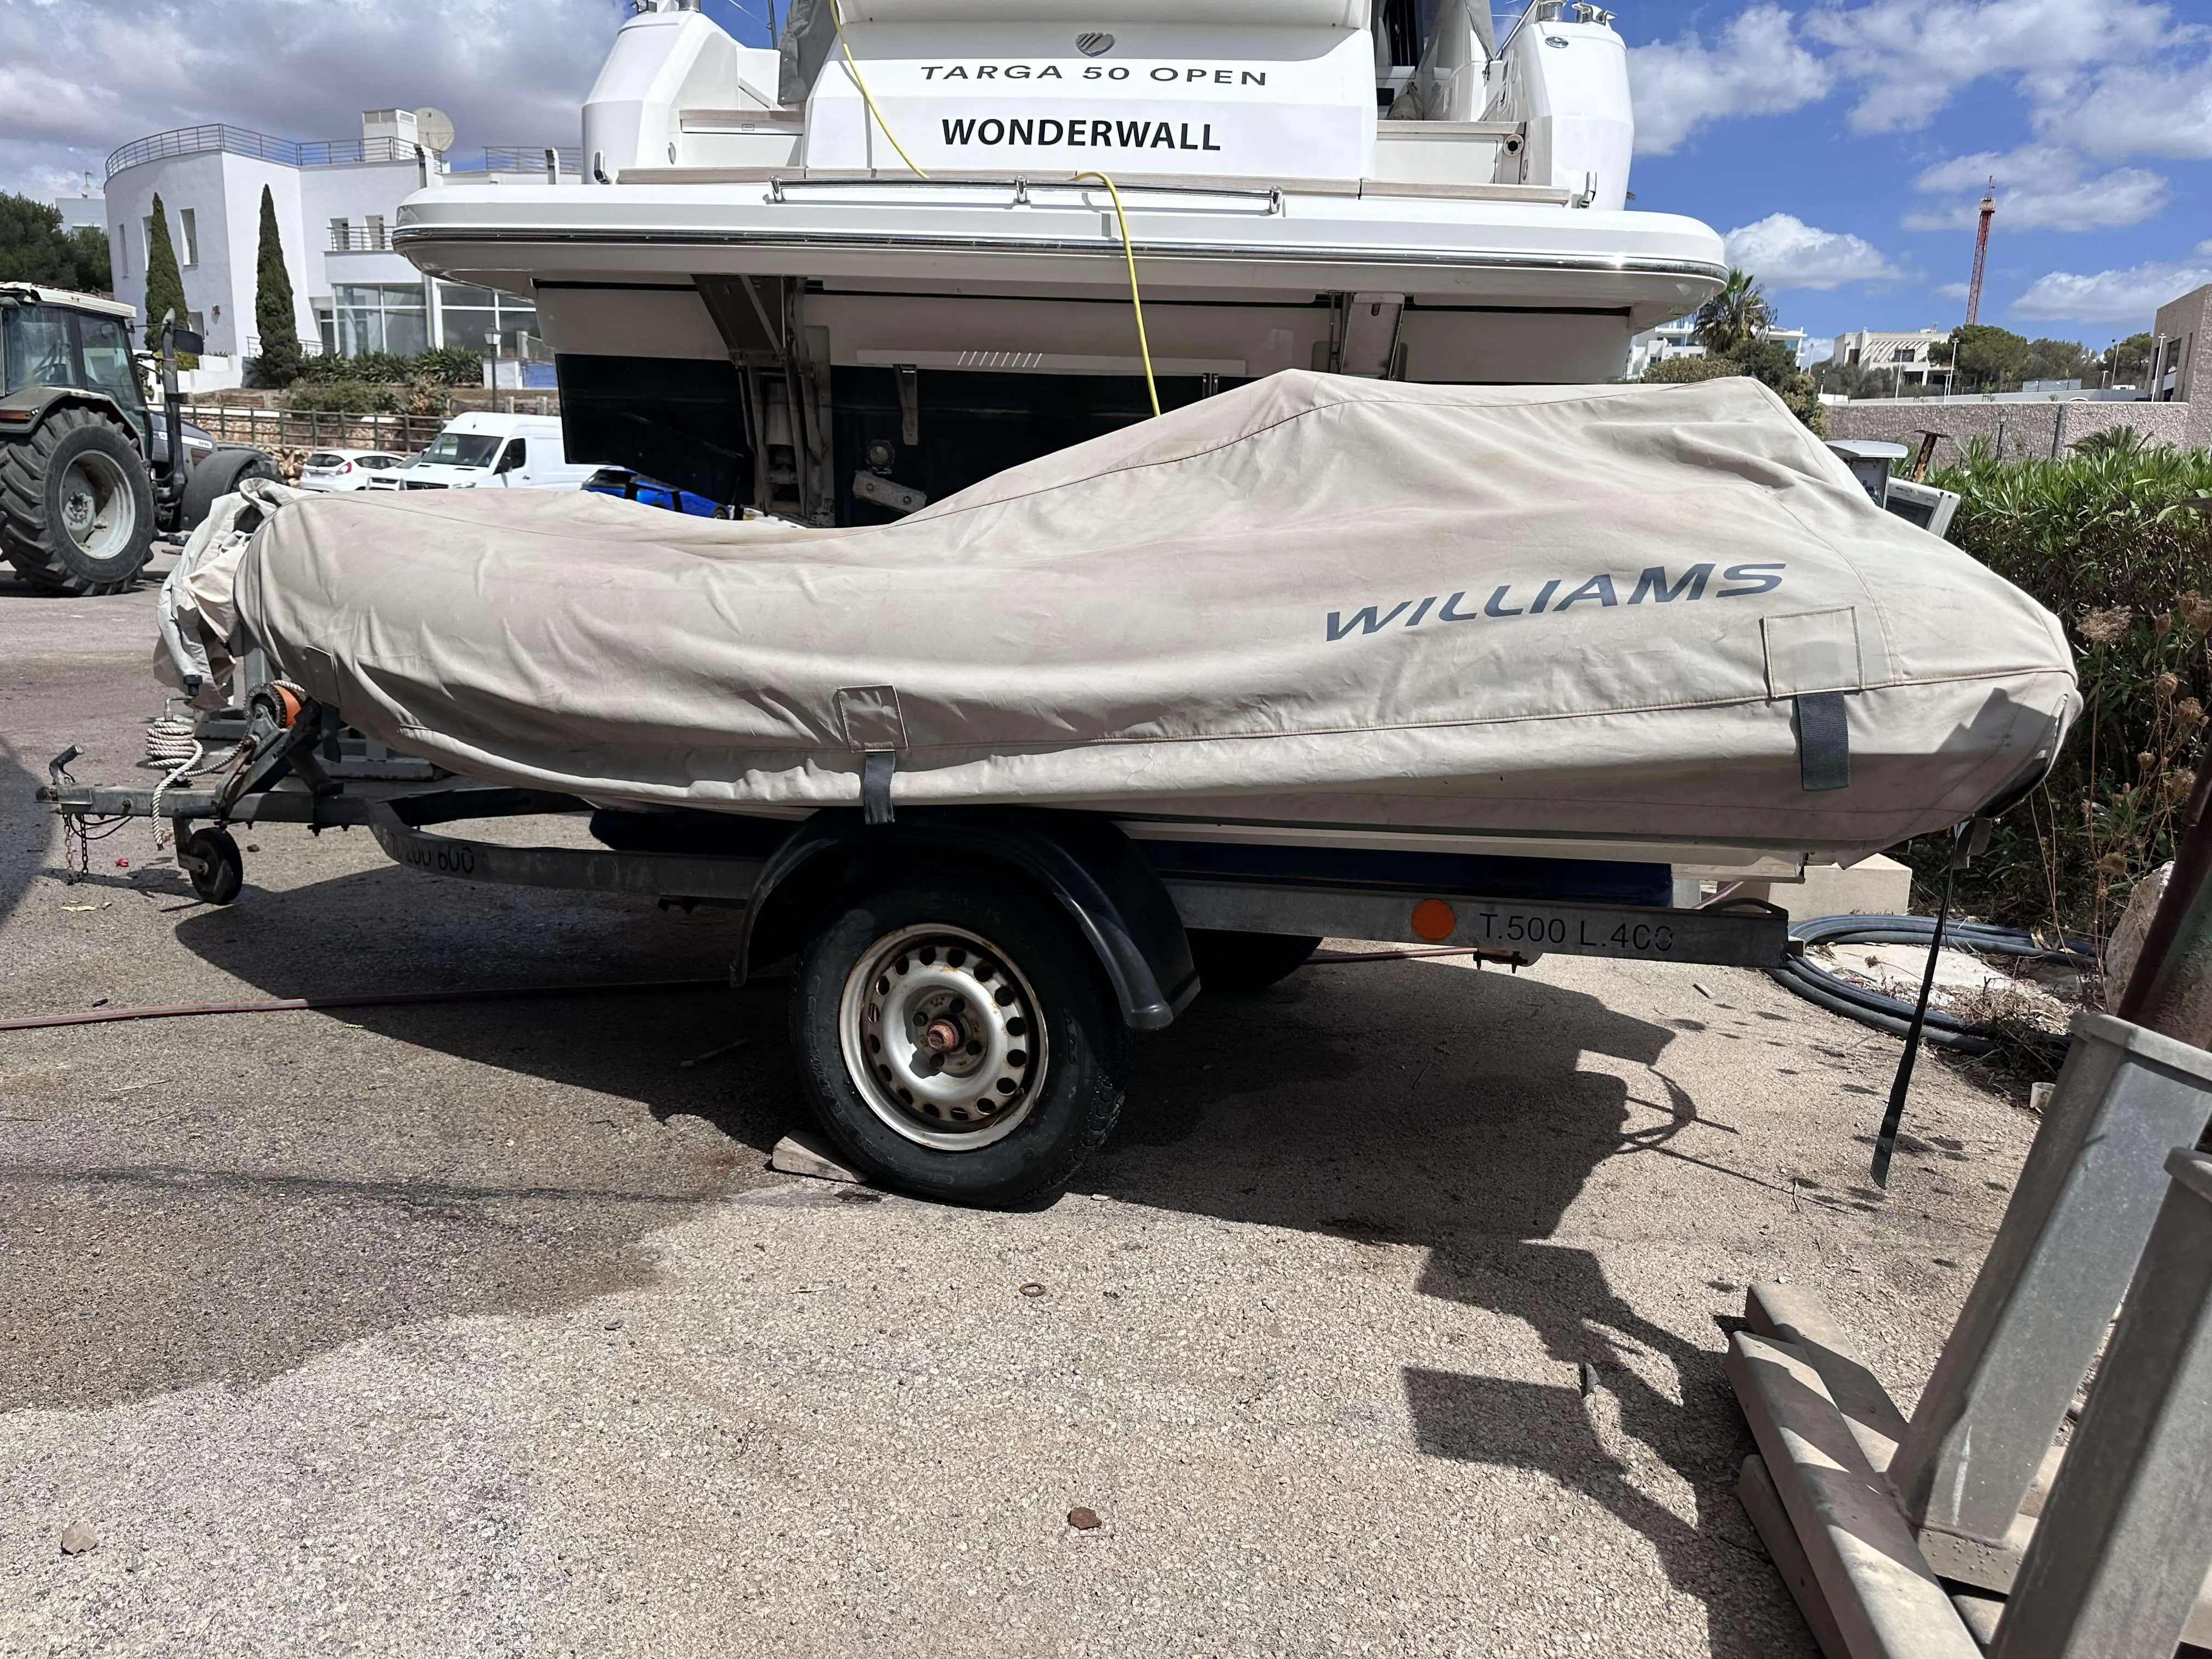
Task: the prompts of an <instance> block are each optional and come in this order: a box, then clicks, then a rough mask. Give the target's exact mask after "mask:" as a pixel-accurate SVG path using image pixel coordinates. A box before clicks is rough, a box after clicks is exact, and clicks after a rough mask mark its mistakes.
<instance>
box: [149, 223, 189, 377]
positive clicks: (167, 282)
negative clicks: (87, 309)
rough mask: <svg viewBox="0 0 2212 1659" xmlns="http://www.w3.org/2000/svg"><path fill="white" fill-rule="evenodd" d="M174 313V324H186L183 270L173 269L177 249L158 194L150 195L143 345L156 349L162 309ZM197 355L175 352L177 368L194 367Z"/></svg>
mask: <svg viewBox="0 0 2212 1659" xmlns="http://www.w3.org/2000/svg"><path fill="white" fill-rule="evenodd" d="M172 311H173V312H175V313H177V326H178V327H179V328H185V327H187V326H189V321H188V319H190V317H191V312H190V311H188V310H187V309H186V308H185V278H184V274H183V273H182V272H181V271H179V270H178V269H177V250H176V248H175V246H173V244H172V243H171V242H170V240H169V215H168V212H167V210H166V209H164V208H163V207H162V205H161V197H158V196H156V197H155V198H154V223H153V228H152V230H151V231H150V232H149V234H148V236H147V239H146V314H145V324H146V349H148V350H149V351H152V350H156V349H159V348H160V346H161V318H162V316H163V314H164V313H167V312H172ZM199 361H200V360H199V359H198V358H197V357H194V356H189V355H188V354H186V353H185V352H181V351H180V352H179V353H178V354H177V366H178V367H179V368H198V367H199Z"/></svg>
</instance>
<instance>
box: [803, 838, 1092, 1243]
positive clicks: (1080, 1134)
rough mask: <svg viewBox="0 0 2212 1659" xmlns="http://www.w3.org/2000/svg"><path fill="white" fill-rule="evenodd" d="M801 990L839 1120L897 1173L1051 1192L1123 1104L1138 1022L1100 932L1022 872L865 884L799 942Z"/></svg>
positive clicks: (901, 1178) (1039, 1196) (1012, 1202)
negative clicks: (1124, 1002) (1087, 936)
mask: <svg viewBox="0 0 2212 1659" xmlns="http://www.w3.org/2000/svg"><path fill="white" fill-rule="evenodd" d="M793 990H794V994H793V999H792V1006H791V1022H792V1047H793V1051H794V1052H795V1053H796V1054H797V1055H798V1057H799V1071H800V1074H801V1077H802V1078H803V1079H804V1081H805V1087H806V1091H807V1093H808V1095H809V1096H810V1097H811V1099H812V1101H813V1103H814V1106H815V1109H816V1111H817V1113H818V1115H820V1117H821V1120H822V1123H823V1127H824V1128H825V1129H826V1130H827V1131H828V1132H829V1137H830V1139H832V1140H834V1141H835V1142H836V1144H837V1146H838V1147H839V1148H840V1149H841V1150H842V1152H844V1153H845V1154H846V1156H847V1157H848V1158H850V1159H852V1161H853V1162H854V1164H855V1165H856V1166H857V1167H858V1168H859V1169H860V1170H862V1171H863V1172H864V1173H866V1174H867V1175H869V1176H873V1177H875V1178H877V1179H878V1180H880V1181H882V1182H884V1183H885V1184H887V1185H890V1186H895V1187H899V1188H903V1189H905V1190H906V1191H908V1192H911V1193H914V1194H918V1195H920V1196H922V1197H927V1198H932V1199H936V1200H942V1201H946V1202H951V1203H958V1204H976V1205H984V1206H993V1207H1011V1206H1022V1205H1034V1204H1036V1203H1038V1202H1041V1201H1048V1200H1050V1199H1051V1198H1054V1197H1056V1196H1057V1195H1058V1194H1060V1192H1061V1191H1062V1190H1064V1189H1065V1188H1066V1185H1067V1183H1068V1182H1069V1181H1070V1180H1071V1179H1073V1176H1074V1175H1075V1172H1076V1170H1078V1169H1079V1167H1080V1166H1081V1165H1082V1164H1083V1162H1084V1160H1085V1158H1089V1157H1090V1156H1091V1153H1092V1152H1094V1151H1095V1150H1097V1147H1098V1146H1099V1144H1100V1143H1101V1142H1103V1140H1104V1139H1106V1137H1107V1135H1108V1134H1109V1133H1111V1132H1112V1130H1113V1127H1114V1122H1115V1119H1116V1118H1117V1117H1119V1116H1120V1115H1121V1102H1122V1098H1123V1097H1124V1096H1125V1094H1126V1093H1127V1088H1128V1076H1129V1048H1130V1042H1129V1031H1128V1027H1127V1024H1125V1023H1124V1022H1123V1020H1122V1019H1121V1015H1120V1012H1119V1010H1118V1008H1117V1007H1116V1006H1115V1000H1114V997H1113V994H1112V993H1111V992H1110V990H1109V988H1108V987H1107V986H1106V984H1105V982H1104V979H1103V975H1101V973H1100V971H1099V969H1098V966H1097V962H1096V960H1095V958H1094V957H1093V956H1092V954H1091V950H1090V948H1089V946H1088V945H1085V942H1084V941H1083V939H1081V937H1080V936H1079V935H1078V934H1077V933H1075V932H1074V930H1073V928H1071V927H1069V926H1068V925H1067V923H1066V921H1065V920H1063V918H1062V917H1061V915H1060V913H1059V912H1058V910H1057V909H1056V908H1054V907H1053V906H1052V905H1051V904H1050V903H1049V902H1048V901H1046V900H1044V899H1042V898H1040V897H1036V896H1032V895H1030V893H1029V892H1028V891H1027V890H1024V889H1023V888H1020V887H1018V886H1015V885H1012V884H1009V883H1005V882H999V881H992V882H986V881H983V880H981V879H978V878H972V877H963V876H939V877H933V878H925V879H921V880H917V881H911V882H904V883H900V884H893V885H886V886H883V887H879V888H877V889H875V890H872V891H865V892H863V893H862V894H861V895H860V896H859V897H857V898H856V899H854V900H852V901H850V902H848V904H847V906H846V908H844V909H842V911H840V912H838V913H836V914H835V915H832V916H831V917H830V918H829V920H828V921H827V922H826V923H825V924H824V925H823V927H821V928H820V929H819V930H818V931H817V932H816V933H815V934H814V935H813V937H812V938H811V939H810V940H809V941H808V942H807V944H806V945H805V948H804V949H803V950H802V951H800V953H799V973H798V979H797V983H796V985H795V986H794V987H793ZM925 1114H927V1115H925Z"/></svg>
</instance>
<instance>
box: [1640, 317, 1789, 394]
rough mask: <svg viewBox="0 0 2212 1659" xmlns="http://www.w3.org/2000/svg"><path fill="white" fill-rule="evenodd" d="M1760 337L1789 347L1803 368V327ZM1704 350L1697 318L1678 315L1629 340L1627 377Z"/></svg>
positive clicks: (1699, 354) (1702, 353)
mask: <svg viewBox="0 0 2212 1659" xmlns="http://www.w3.org/2000/svg"><path fill="white" fill-rule="evenodd" d="M1759 337H1760V338H1761V339H1765V340H1774V341H1777V342H1778V343H1781V344H1783V345H1785V346H1787V347H1789V348H1790V356H1792V357H1793V358H1795V359H1796V362H1797V364H1798V367H1800V368H1802V367H1804V362H1805V331H1804V330H1803V329H1802V328H1769V329H1762V330H1760V331H1759ZM1702 356H1705V347H1703V346H1702V345H1699V343H1698V319H1696V318H1695V317H1678V318H1676V319H1674V321H1673V322H1671V323H1662V324H1660V325H1659V326H1658V327H1656V328H1648V329H1646V330H1644V332H1643V333H1641V334H1638V335H1633V336H1632V337H1630V339H1629V342H1628V378H1629V379H1630V380H1637V379H1638V378H1640V377H1641V376H1642V375H1643V374H1644V370H1645V369H1647V368H1650V367H1651V365H1652V364H1654V363H1663V362H1671V361H1672V360H1673V359H1674V358H1676V357H1702Z"/></svg>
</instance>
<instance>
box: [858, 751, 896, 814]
mask: <svg viewBox="0 0 2212 1659" xmlns="http://www.w3.org/2000/svg"><path fill="white" fill-rule="evenodd" d="M897 770H898V756H897V754H896V752H895V751H893V750H889V749H871V750H869V751H868V752H867V753H866V754H865V755H863V756H861V757H860V817H861V819H862V821H863V822H865V823H890V822H891V821H892V818H893V817H894V814H893V813H892V811H891V774H892V773H894V772H896V771H897Z"/></svg>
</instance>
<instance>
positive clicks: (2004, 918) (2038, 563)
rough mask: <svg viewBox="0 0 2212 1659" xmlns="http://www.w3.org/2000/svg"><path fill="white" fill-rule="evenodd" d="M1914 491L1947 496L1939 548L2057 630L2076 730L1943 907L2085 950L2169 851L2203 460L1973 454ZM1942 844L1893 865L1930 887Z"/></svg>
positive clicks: (2189, 676) (2211, 528)
mask: <svg viewBox="0 0 2212 1659" xmlns="http://www.w3.org/2000/svg"><path fill="white" fill-rule="evenodd" d="M1930 482H1932V483H1936V484H1939V485H1941V486H1942V488H1944V489H1955V490H1957V491H1958V492H1959V495H1960V503H1959V511H1958V515H1957V517H1955V518H1954V520H1952V525H1951V540H1952V541H1953V542H1954V543H1956V544H1958V545H1959V546H1960V547H1961V548H1963V549H1964V550H1966V551H1967V552H1969V553H1971V554H1972V555H1973V556H1975V557H1976V558H1978V559H1979V560H1980V561H1981V562H1983V563H1984V564H1986V565H1988V566H1989V567H1990V568H1991V569H1992V570H1994V571H1996V573H1997V574H1999V575H2001V576H2003V577H2005V578H2006V579H2007V580H2010V581H2012V582H2015V583H2016V584H2017V585H2019V586H2021V587H2022V588H2025V589H2026V590H2027V592H2030V593H2032V594H2033V595H2034V596H2035V598H2036V599H2039V600H2040V601H2041V602H2042V603H2043V604H2044V605H2046V606H2048V607H2049V608H2050V609H2051V611H2054V612H2056V613H2057V616H2058V617H2059V618H2060V620H2061V621H2062V622H2063V623H2065V625H2066V629H2067V632H2068V634H2069V636H2070V637H2071V638H2072V640H2073V641H2074V642H2075V650H2076V653H2077V659H2076V665H2077V667H2078V669H2079V671H2080V673H2081V697H2082V711H2081V719H2080V720H2079V721H2077V722H2076V723H2075V727H2074V730H2073V732H2071V733H2070V734H2069V736H2068V738H2067V740H2066V744H2065V747H2064V748H2063V750H2061V751H2060V753H2059V756H2058V760H2057V764H2056V765H2055V766H2054V767H2053V768H2052V770H2051V776H2050V777H2049V778H2048V779H2047V780H2046V781H2045V783H2044V785H2043V787H2041V788H2040V789H2038V790H2037V791H2035V792H2034V793H2033V794H2032V795H2031V796H2030V797H2029V798H2028V799H2026V800H2024V801H2022V802H2021V803H2020V805H2017V806H2015V807H2014V808H2013V809H2012V810H2011V811H2008V813H2006V814H2005V816H2004V817H2003V819H2002V822H2000V823H1999V824H1998V825H1997V828H1996V833H1995V835H1994V836H1993V837H1992V838H1991V842H1990V851H1989V853H1988V854H1987V855H1986V856H1985V857H1984V858H1982V859H1980V860H1977V861H1976V867H1975V868H1974V869H1972V870H1971V871H1968V872H1963V873H1961V875H1960V877H1959V878H1958V881H1959V886H1958V900H1957V902H1959V904H1960V906H1961V908H1964V909H1966V910H1967V911H1969V912H1970V913H1972V914H1978V915H1986V916H1989V917H1990V918H1991V919H1992V920H1995V921H2000V922H2005V923H2008V924H2011V925H2013V926H2015V927H2037V926H2042V927H2059V928H2063V929H2064V930H2065V931H2067V932H2069V933H2087V934H2089V935H2091V936H2093V937H2096V938H2100V939H2101V938H2102V937H2103V936H2104V935H2105V934H2106V933H2108V932H2109V931H2110V929H2111V927H2112V922H2113V921H2115V920H2116V918H2117V915H2118V908H2117V907H2118V906H2119V905H2121V904H2123V903H2124V902H2125V901H2126V898H2127V895H2128V893H2129V892H2130V890H2132V889H2133V887H2134V885H2135V884H2136V882H2137V881H2139V880H2140V879H2142V877H2143V876H2144V875H2145V874H2147V873H2148V872H2149V871H2150V870H2152V869H2154V867H2156V866H2158V865H2160V864H2162V863H2164V862H2165V861H2166V860H2167V859H2169V858H2171V857H2172V856H2173V841H2174V831H2175V829H2176V827H2177V817H2178V815H2179V812H2180V810H2181V807H2182V805H2183V803H2184V801H2185V799H2187V796H2188V793H2189V786H2190V781H2191V777H2192V776H2193V775H2194V774H2195V771H2196V769H2197V764H2198V763H2199V762H2200V761H2202V760H2203V757H2204V752H2205V744H2204V738H2205V732H2206V724H2207V722H2206V715H2205V708H2206V704H2207V702H2212V650H2208V645H2207V634H2208V632H2212V511H2206V510H2203V509H2196V508H2191V507H2187V506H2185V505H2184V503H2185V502H2187V501H2191V500H2192V499H2197V498H2202V497H2204V496H2212V454H2208V453H2206V452H2204V451H2203V450H2178V449H2172V448H2163V447H2161V448H2145V447H2141V446H2140V445H2135V444H2125V443H2117V442H2115V443H2106V444H2100V445H2098V446H2097V447H2093V448H2090V447H2084V448H2083V449H2081V450H2079V451H2077V452H2076V453H2074V454H2073V455H2070V456H2069V457H2067V458H2066V459H2063V460H2057V461H2048V460H2030V461H2008V462H2002V463H2000V462H1999V461H1997V460H1996V459H1995V457H1994V456H1993V455H1992V454H1991V453H1990V449H1989V447H1987V446H1986V445H1985V444H1982V443H1979V442H1976V443H1973V444H1970V445H1969V446H1968V447H1967V450H1966V458H1965V459H1964V461H1963V462H1962V463H1961V464H1960V465H1957V466H1954V467H1947V468H1943V469H1942V470H1940V471H1937V472H1936V473H1935V474H1934V475H1933V476H1932V477H1931V480H1930ZM1939 842H1942V843H1944V844H1945V845H1944V846H1939V845H1938V843H1939ZM1947 846H1948V836H1930V837H1929V838H1927V839H1926V840H1925V841H1924V842H1915V843H1913V845H1912V846H1911V848H1908V849H1906V852H1905V857H1906V859H1907V860H1908V861H1909V862H1911V863H1912V864H1913V866H1915V868H1916V869H1917V871H1919V872H1921V874H1922V876H1923V880H1925V881H1931V882H1932V881H1940V880H1941V879H1942V876H1941V874H1940V872H1941V870H1942V862H1943V860H1944V858H1945V857H1946V856H1947V853H1946V847H1947Z"/></svg>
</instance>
